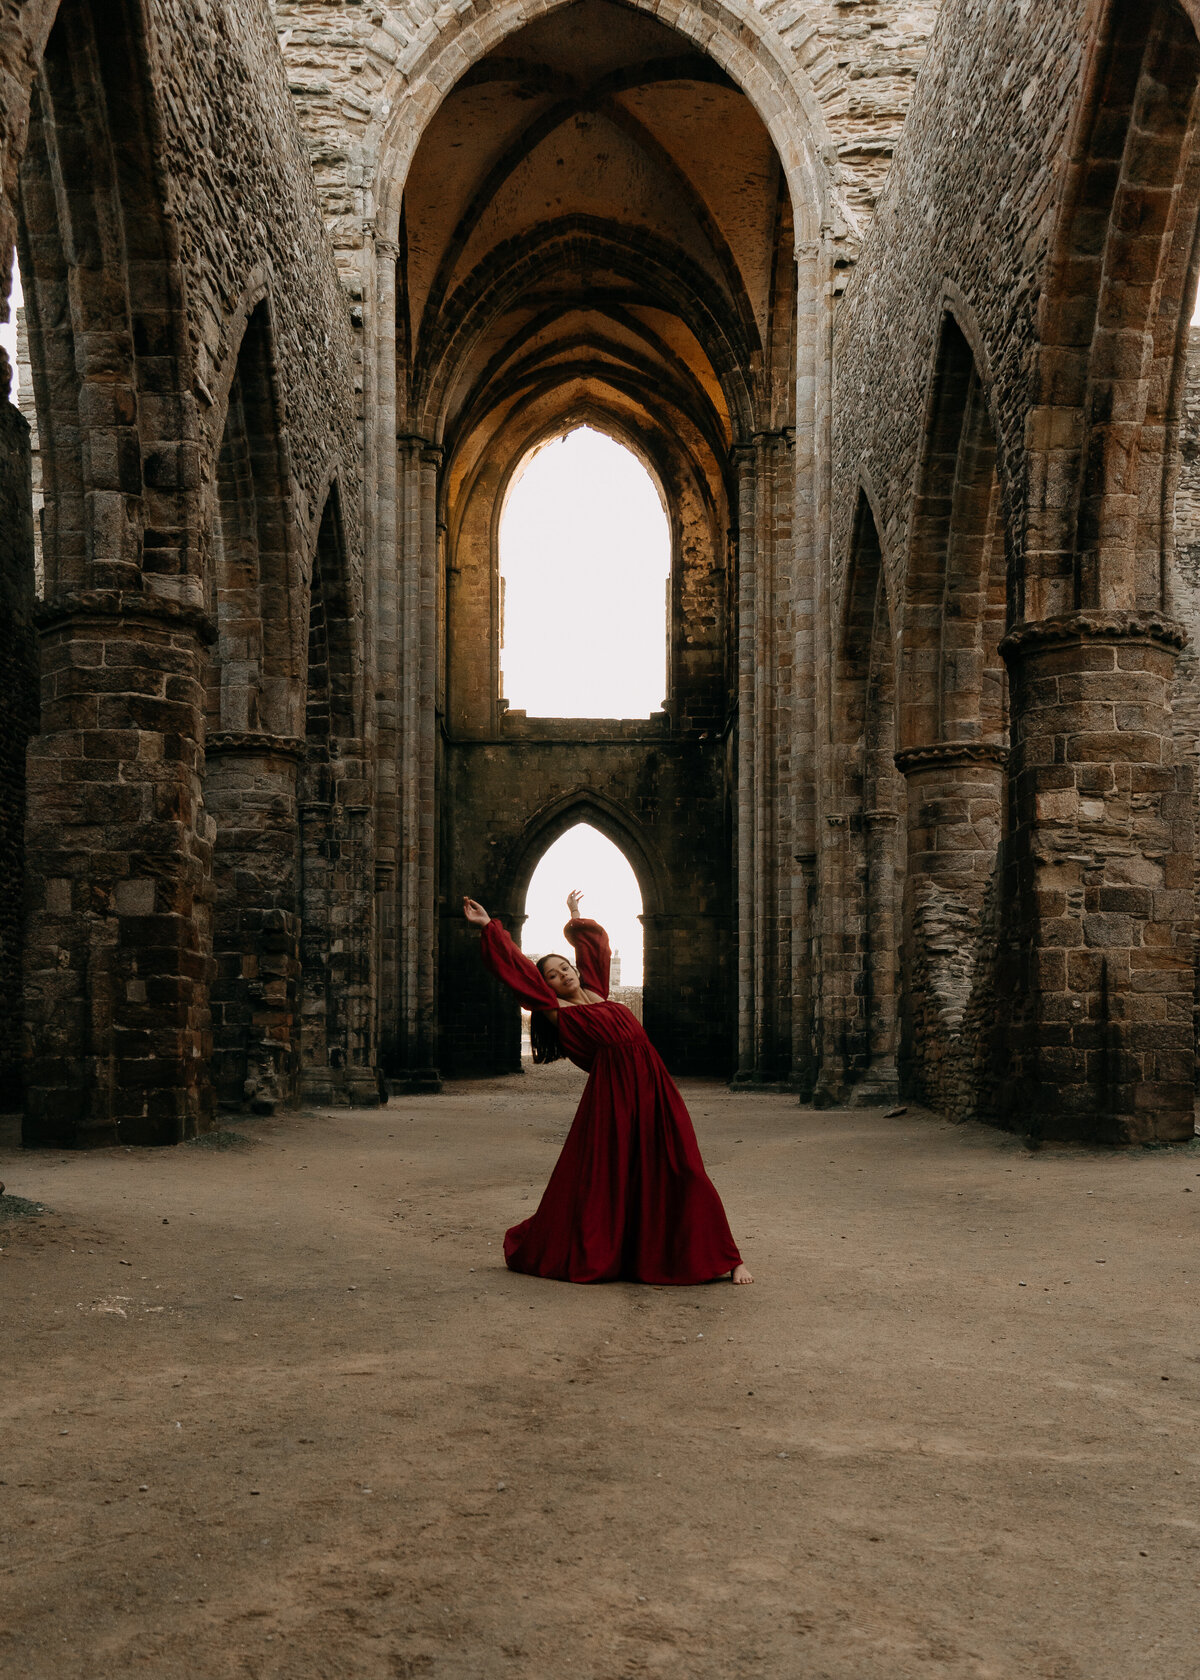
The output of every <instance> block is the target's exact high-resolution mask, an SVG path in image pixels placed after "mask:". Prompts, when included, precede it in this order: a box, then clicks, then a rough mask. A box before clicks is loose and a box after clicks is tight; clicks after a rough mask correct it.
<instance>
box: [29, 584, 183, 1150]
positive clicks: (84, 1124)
mask: <svg viewBox="0 0 1200 1680" xmlns="http://www.w3.org/2000/svg"><path fill="white" fill-rule="evenodd" d="M38 618H39V622H40V626H41V639H42V648H41V655H42V657H41V664H42V679H41V701H42V709H41V724H40V732H39V733H38V734H37V735H36V736H35V737H34V739H33V740H32V741H31V742H30V747H29V755H28V816H27V824H26V841H27V852H26V855H27V859H28V866H27V904H28V921H27V932H26V956H25V1010H26V1015H25V1020H26V1042H27V1047H28V1048H27V1064H26V1067H27V1095H26V1112H25V1125H24V1134H23V1135H24V1141H25V1143H26V1144H29V1145H54V1146H55V1147H82V1146H86V1145H89V1144H91V1145H97V1144H113V1143H118V1142H119V1143H134V1144H167V1143H178V1142H180V1141H181V1140H182V1139H184V1138H187V1137H192V1136H194V1135H195V1134H196V1133H197V1132H199V1131H202V1130H204V1129H205V1128H206V1127H207V1126H208V1125H209V1124H210V1120H211V1095H210V1092H209V1089H208V1083H207V1070H208V1061H209V1051H210V1047H211V1039H210V1033H209V1016H208V984H209V979H210V975H211V968H212V959H211V886H210V884H209V869H210V857H211V846H210V837H211V824H210V823H209V822H208V821H207V820H206V818H205V816H204V812H203V805H202V798H201V767H202V755H201V747H200V740H201V729H202V719H203V703H204V691H203V675H204V663H205V651H204V650H205V645H206V643H207V642H208V641H210V640H211V639H212V636H213V630H212V625H211V623H210V621H209V620H208V619H207V618H206V617H205V616H204V615H203V614H201V613H198V612H197V611H196V610H195V609H192V608H188V607H181V606H179V605H178V604H176V603H174V602H171V601H166V600H161V599H158V598H156V597H153V596H147V595H140V594H135V593H122V592H119V591H115V590H88V591H84V592H81V593H78V594H73V595H64V596H60V597H58V598H57V599H55V600H53V601H50V602H47V603H46V604H45V605H44V606H43V607H42V608H41V609H39V613H38Z"/></svg>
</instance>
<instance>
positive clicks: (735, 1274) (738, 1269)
mask: <svg viewBox="0 0 1200 1680" xmlns="http://www.w3.org/2000/svg"><path fill="white" fill-rule="evenodd" d="M729 1281H730V1283H753V1282H754V1277H753V1275H752V1273H751V1271H750V1268H749V1266H746V1265H737V1266H735V1267H734V1268H733V1270H732V1271H731V1272H730V1274H729Z"/></svg>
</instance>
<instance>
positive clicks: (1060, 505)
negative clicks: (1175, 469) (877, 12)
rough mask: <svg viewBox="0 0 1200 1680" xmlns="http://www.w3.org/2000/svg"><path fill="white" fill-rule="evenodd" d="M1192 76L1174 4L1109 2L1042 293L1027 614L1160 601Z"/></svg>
mask: <svg viewBox="0 0 1200 1680" xmlns="http://www.w3.org/2000/svg"><path fill="white" fill-rule="evenodd" d="M1198 87H1200V42H1198V41H1197V36H1196V29H1195V27H1194V25H1193V23H1192V22H1191V21H1190V20H1189V18H1188V17H1187V16H1186V15H1185V13H1184V12H1183V11H1182V9H1181V8H1180V7H1179V6H1178V5H1177V4H1175V0H1156V3H1154V4H1143V3H1142V0H1114V3H1113V4H1112V5H1111V6H1110V7H1109V8H1108V10H1107V13H1106V16H1105V19H1104V25H1103V28H1102V30H1101V32H1100V34H1099V37H1098V41H1097V47H1096V52H1095V57H1094V62H1093V70H1092V76H1091V82H1090V87H1089V90H1088V94H1087V97H1086V98H1085V101H1084V104H1083V107H1082V115H1081V120H1080V122H1079V124H1078V128H1077V134H1076V139H1075V143H1074V151H1073V156H1072V159H1071V163H1070V170H1069V175H1068V190H1067V193H1066V197H1065V201H1064V209H1063V214H1062V216H1061V219H1060V224H1059V229H1058V233H1057V242H1056V250H1055V253H1054V256H1053V259H1052V262H1051V266H1050V272H1049V276H1048V282H1047V285H1046V288H1045V292H1044V301H1043V306H1042V320H1041V323H1040V326H1041V333H1040V337H1041V344H1040V369H1039V378H1038V383H1039V387H1040V393H1039V397H1040V406H1039V407H1038V408H1037V409H1036V410H1035V412H1034V415H1033V420H1032V426H1031V436H1032V440H1033V448H1032V456H1033V460H1032V475H1033V476H1032V483H1033V487H1034V494H1033V497H1032V501H1031V509H1030V514H1029V527H1028V531H1027V534H1026V542H1025V545H1024V546H1025V559H1024V567H1023V572H1022V575H1021V577H1020V579H1019V580H1018V583H1019V594H1018V612H1017V617H1018V618H1024V619H1041V618H1045V617H1049V616H1052V615H1054V614H1061V613H1063V612H1071V611H1076V610H1080V609H1083V610H1088V609H1101V610H1106V611H1112V610H1113V609H1118V610H1125V611H1133V610H1147V609H1149V610H1153V609H1156V608H1161V607H1162V605H1163V592H1164V575H1165V567H1166V545H1167V542H1168V536H1169V524H1168V523H1167V522H1165V521H1164V511H1165V509H1166V508H1167V506H1168V500H1167V489H1168V485H1169V479H1170V470H1171V462H1170V457H1169V451H1168V448H1167V445H1168V443H1169V440H1170V436H1171V431H1172V428H1173V424H1174V420H1175V418H1176V415H1177V408H1178V403H1179V401H1180V393H1181V382H1180V379H1179V377H1178V375H1177V370H1178V367H1179V364H1180V350H1181V347H1182V346H1184V345H1185V344H1186V333H1187V319H1188V316H1189V315H1190V312H1191V304H1192V300H1193V298H1194V296H1195V281H1196V272H1197V260H1198V256H1200V253H1198V252H1197V249H1196V240H1195V231H1196V223H1197V208H1198V205H1200V160H1198V158H1197V89H1198ZM1064 492H1065V493H1064Z"/></svg>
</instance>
